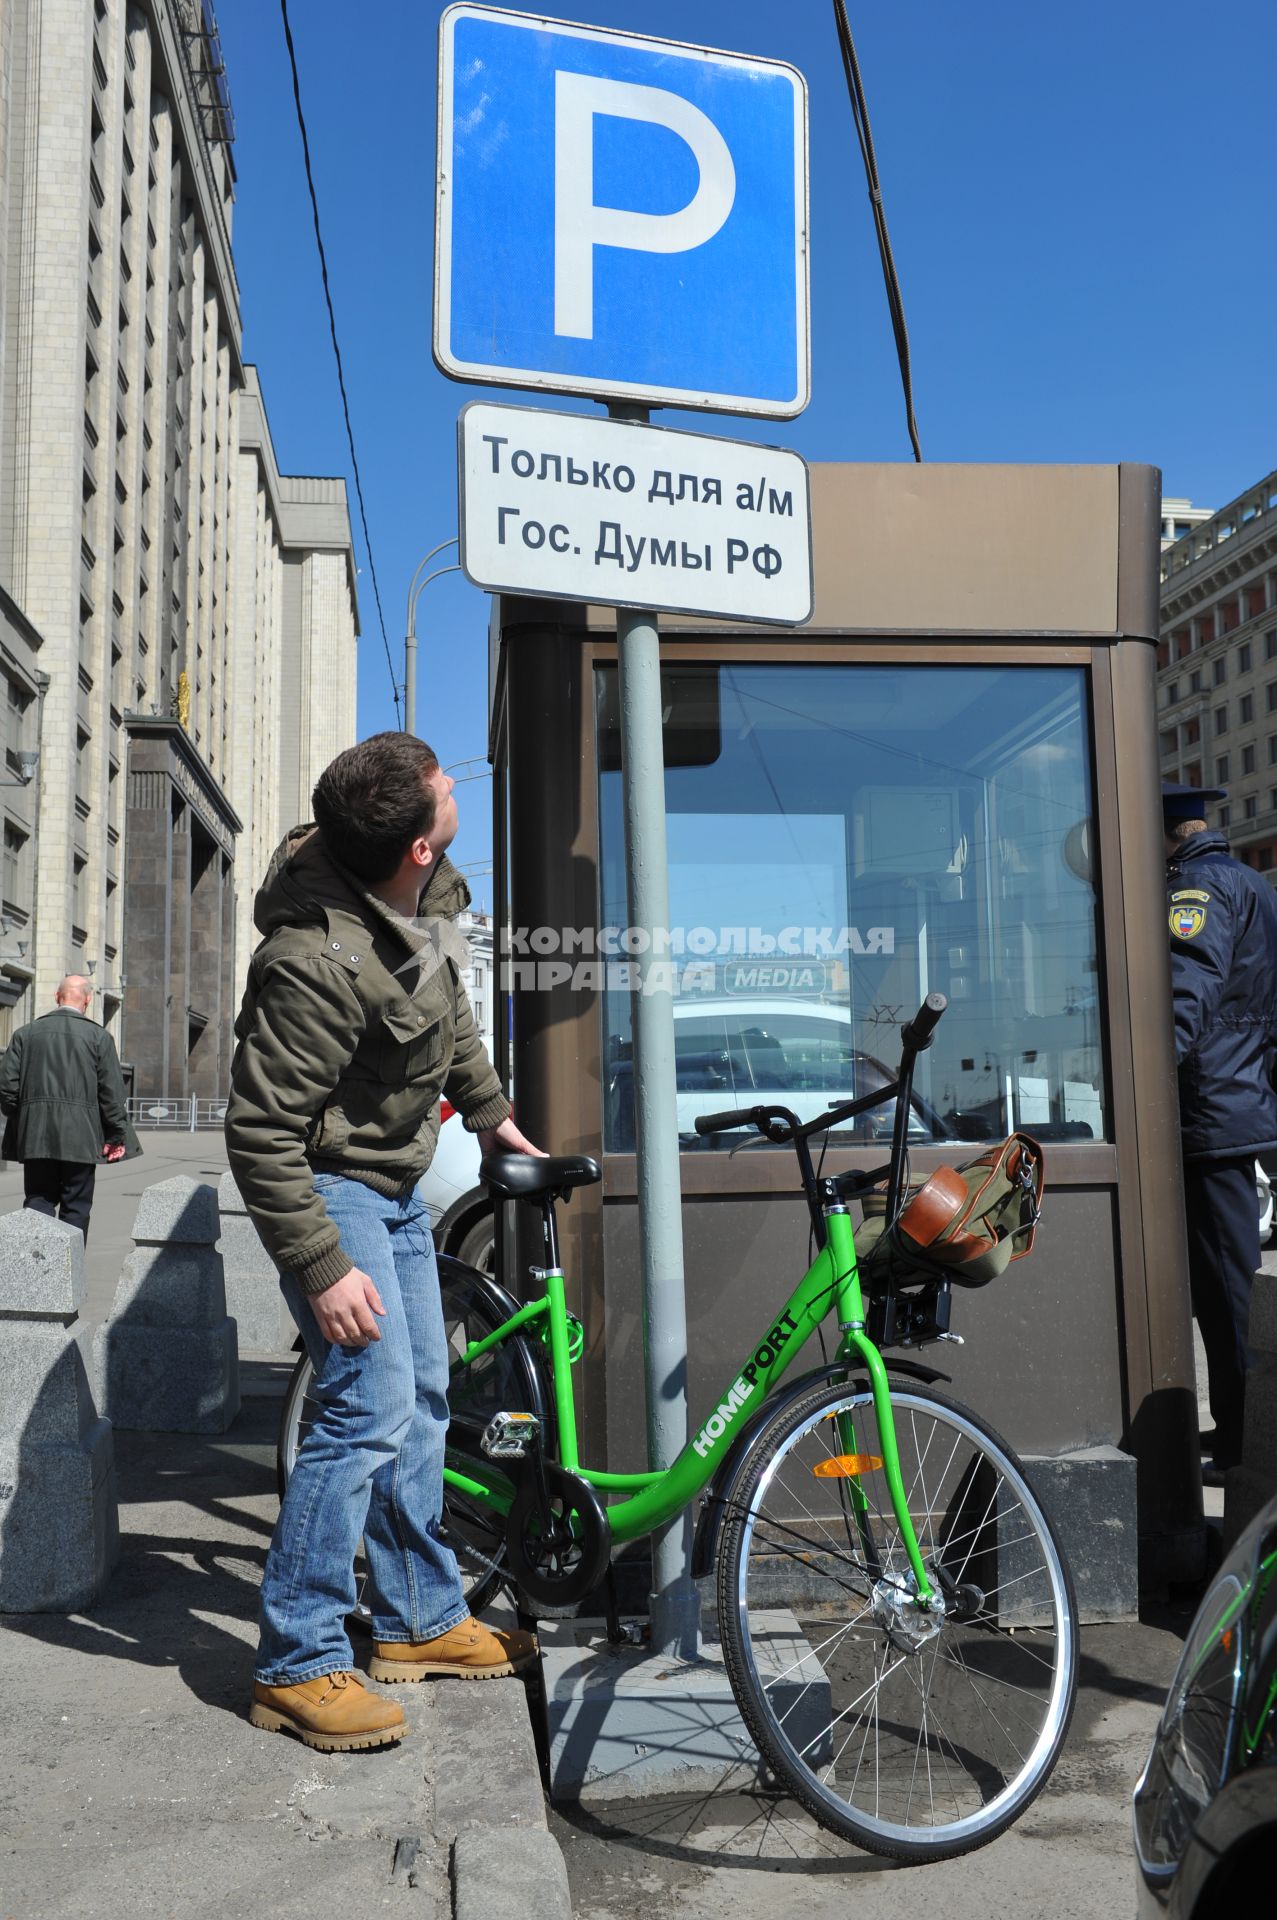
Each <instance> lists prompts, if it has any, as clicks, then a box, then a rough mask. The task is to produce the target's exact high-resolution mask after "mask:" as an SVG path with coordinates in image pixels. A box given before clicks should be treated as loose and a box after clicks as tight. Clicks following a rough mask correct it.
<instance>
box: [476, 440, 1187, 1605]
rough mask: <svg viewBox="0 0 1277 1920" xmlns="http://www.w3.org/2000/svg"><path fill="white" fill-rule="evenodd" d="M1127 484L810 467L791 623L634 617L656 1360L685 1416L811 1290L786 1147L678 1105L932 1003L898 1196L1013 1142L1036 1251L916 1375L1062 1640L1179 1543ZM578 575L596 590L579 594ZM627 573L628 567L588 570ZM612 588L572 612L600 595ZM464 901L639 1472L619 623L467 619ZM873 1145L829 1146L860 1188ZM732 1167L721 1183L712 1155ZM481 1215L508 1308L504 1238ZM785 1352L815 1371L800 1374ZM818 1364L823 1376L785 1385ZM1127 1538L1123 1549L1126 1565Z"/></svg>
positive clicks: (590, 1360)
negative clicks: (643, 718) (943, 1404)
mask: <svg viewBox="0 0 1277 1920" xmlns="http://www.w3.org/2000/svg"><path fill="white" fill-rule="evenodd" d="M1159 479H1160V476H1159V475H1158V474H1157V472H1156V471H1155V470H1154V469H1152V468H1150V467H1146V466H1133V465H1122V466H1115V467H1047V466H1042V467H1007V466H983V467H972V466H939V465H937V466H929V465H924V466H903V465H887V464H881V465H879V464H869V465H827V466H816V467H814V468H813V469H812V514H813V543H814V549H815V554H814V557H815V579H816V606H815V614H814V617H813V620H812V622H811V624H810V625H809V626H807V627H804V628H802V629H777V628H775V627H769V628H762V627H750V626H748V625H745V624H731V623H726V622H717V621H709V620H705V619H702V618H699V617H696V618H693V617H690V616H687V617H675V616H662V618H661V623H660V624H661V630H662V656H663V673H662V691H663V710H664V725H665V736H664V737H665V764H666V777H665V796H666V808H667V815H668V830H669V856H670V911H671V921H672V951H671V955H670V961H671V965H672V966H673V968H674V977H675V982H676V995H677V997H676V1001H675V1037H676V1050H677V1080H678V1087H677V1094H676V1100H677V1106H678V1120H679V1132H680V1137H681V1142H682V1153H681V1159H680V1164H681V1170H682V1194H683V1203H684V1204H683V1221H684V1236H685V1249H686V1271H687V1318H688V1334H689V1347H690V1373H689V1393H690V1420H691V1425H692V1428H693V1429H695V1427H696V1426H697V1425H699V1424H700V1422H701V1421H702V1420H703V1419H704V1417H705V1415H706V1413H707V1412H708V1411H709V1410H710V1408H711V1407H712V1405H713V1401H714V1397H715V1394H716V1391H717V1390H718V1389H719V1388H720V1387H721V1386H722V1384H723V1382H724V1381H725V1380H726V1379H727V1378H728V1376H729V1374H730V1372H731V1370H732V1369H733V1367H734V1366H735V1364H736V1362H737V1361H738V1359H739V1357H740V1356H739V1351H738V1348H739V1342H740V1339H741V1338H742V1337H744V1332H745V1330H747V1329H752V1328H754V1327H756V1326H761V1325H763V1324H765V1322H766V1320H767V1317H768V1313H769V1310H770V1309H771V1308H772V1307H774V1306H776V1305H778V1304H779V1303H780V1302H781V1301H782V1300H783V1298H784V1297H785V1295H786V1294H787V1292H788V1291H789V1288H790V1287H791V1286H792V1284H793V1282H794V1280H795V1279H796V1278H797V1276H798V1274H799V1273H801V1271H802V1270H803V1268H804V1266H805V1265H806V1260H807V1249H808V1221H807V1215H806V1210H805V1206H804V1203H803V1199H802V1196H801V1193H800V1192H799V1191H797V1188H796V1173H795V1167H794V1162H793V1156H792V1154H791V1153H790V1152H788V1151H786V1150H783V1149H776V1148H772V1147H769V1146H766V1145H764V1144H762V1143H761V1142H758V1141H751V1142H750V1143H749V1144H747V1145H743V1146H742V1145H741V1142H742V1141H744V1140H745V1138H746V1136H744V1135H736V1136H730V1135H729V1136H718V1137H717V1138H715V1139H712V1140H702V1139H701V1138H700V1137H699V1136H697V1135H696V1133H695V1132H694V1130H693V1122H694V1119H695V1116H696V1114H697V1113H698V1112H707V1111H710V1110H712V1109H718V1108H723V1107H731V1106H738V1105H740V1106H743V1105H748V1104H752V1103H754V1102H755V1101H758V1100H766V1101H772V1102H777V1103H780V1104H784V1105H788V1106H790V1107H792V1108H794V1109H795V1110H796V1111H797V1112H799V1114H800V1115H801V1116H802V1117H804V1118H807V1117H811V1116H812V1115H814V1114H815V1113H816V1112H817V1111H818V1110H819V1109H821V1108H822V1107H825V1106H827V1105H829V1104H831V1103H832V1102H834V1101H836V1100H839V1099H847V1098H851V1097H853V1096H856V1095H859V1094H861V1093H863V1092H865V1091H867V1090H868V1089H869V1088H870V1087H872V1086H873V1085H875V1084H883V1083H885V1082H886V1081H887V1080H889V1079H890V1078H891V1076H892V1074H893V1071H894V1067H895V1063H896V1060H897V1057H898V1051H899V1030H900V1026H901V1024H902V1023H903V1022H904V1021H905V1020H906V1019H907V1018H908V1017H909V1015H910V1014H911V1013H912V1011H913V1010H914V1009H915V1008H916V1007H917V1005H918V1003H919V1002H920V1001H921V999H922V998H923V997H924V996H925V995H926V994H927V993H928V992H929V991H935V990H937V989H938V990H939V991H941V992H943V993H944V994H945V995H947V997H948V1000H949V1011H948V1013H947V1014H946V1016H945V1018H944V1020H943V1021H942V1022H941V1025H940V1028H939V1031H938V1033H937V1037H936V1041H935V1044H934V1047H933V1049H932V1051H931V1053H930V1054H928V1055H926V1056H924V1057H923V1059H922V1060H921V1061H920V1062H919V1070H918V1075H917V1080H916V1091H917V1094H918V1100H917V1106H916V1111H915V1113H914V1115H913V1117H912V1120H911V1142H912V1144H911V1156H910V1157H911V1167H912V1171H913V1172H914V1173H919V1172H925V1171H926V1170H928V1169H929V1168H931V1167H933V1166H935V1165H938V1164H940V1163H941V1162H943V1161H945V1160H950V1161H954V1160H956V1161H958V1162H959V1163H960V1162H961V1161H962V1160H964V1159H967V1158H971V1157H973V1155H974V1154H975V1153H976V1152H978V1151H979V1150H980V1147H981V1146H982V1145H983V1144H986V1143H987V1142H988V1141H990V1140H993V1139H998V1138H1001V1137H1002V1136H1003V1135H1004V1134H1005V1133H1007V1132H1009V1131H1011V1130H1012V1129H1013V1128H1017V1127H1018V1128H1021V1129H1023V1130H1024V1131H1026V1132H1028V1133H1031V1134H1034V1135H1036V1136H1037V1137H1038V1138H1039V1139H1040V1140H1041V1141H1043V1143H1044V1144H1045V1145H1046V1148H1047V1192H1046V1203H1045V1211H1044V1217H1043V1221H1042V1225H1041V1228H1040V1231H1039V1235H1038V1247H1037V1251H1036V1252H1035V1254H1034V1256H1033V1258H1032V1259H1031V1260H1029V1261H1027V1262H1024V1263H1021V1264H1019V1265H1017V1266H1015V1267H1013V1268H1012V1269H1011V1271H1010V1273H1009V1274H1008V1276H1007V1277H1006V1278H1005V1279H1003V1280H1001V1281H999V1282H996V1283H995V1284H994V1285H992V1286H990V1287H989V1288H987V1289H985V1290H981V1291H963V1290H961V1289H955V1297H954V1313H953V1326H954V1329H955V1331H957V1332H958V1333H960V1334H961V1335H962V1336H963V1339H964V1341H965V1344H964V1345H963V1346H961V1347H959V1346H956V1345H948V1344H946V1345H943V1346H937V1347H932V1348H930V1349H928V1350H927V1351H926V1353H925V1355H924V1358H926V1359H927V1361H928V1362H930V1363H931V1364H934V1365H935V1366H937V1367H939V1368H942V1369H943V1370H944V1371H945V1372H946V1373H948V1374H950V1375H951V1376H952V1388H951V1391H952V1392H953V1393H955V1394H956V1395H957V1396H958V1397H959V1398H960V1399H963V1400H966V1401H967V1402H968V1403H969V1404H971V1405H972V1406H974V1407H975V1408H976V1409H978V1410H979V1411H980V1412H981V1413H983V1414H984V1415H985V1416H986V1417H987V1418H988V1419H989V1420H990V1421H991V1422H992V1423H993V1425H994V1426H995V1427H997V1428H999V1429H1000V1430H1001V1432H1002V1433H1003V1434H1004V1435H1005V1437H1006V1438H1007V1439H1008V1440H1010V1442H1011V1443H1012V1445H1013V1446H1014V1447H1015V1448H1016V1449H1017V1450H1018V1451H1019V1452H1020V1453H1021V1454H1022V1455H1023V1456H1025V1457H1026V1459H1027V1460H1028V1461H1029V1463H1030V1469H1031V1471H1032V1472H1033V1474H1034V1476H1035V1478H1036V1479H1037V1481H1038V1484H1039V1486H1040V1488H1041V1490H1042V1492H1043V1494H1044V1497H1045V1498H1047V1500H1048V1501H1049V1503H1050V1504H1051V1505H1052V1507H1053V1509H1054V1511H1055V1513H1056V1515H1057V1517H1058V1518H1059V1520H1060V1522H1061V1526H1062V1529H1063V1532H1064V1537H1065V1541H1066V1544H1067V1545H1068V1546H1069V1547H1070V1550H1071V1558H1072V1560H1073V1564H1074V1569H1075V1574H1076V1576H1077V1578H1078V1586H1079V1600H1080V1602H1081V1605H1082V1609H1083V1617H1084V1618H1085V1617H1088V1616H1089V1617H1092V1618H1103V1617H1113V1616H1114V1615H1117V1614H1120V1613H1122V1612H1124V1611H1129V1610H1130V1609H1131V1608H1133V1606H1134V1601H1135V1594H1136V1571H1137V1558H1138V1567H1139V1574H1140V1578H1141V1580H1142V1582H1143V1584H1144V1585H1145V1587H1146V1588H1147V1587H1150V1586H1156V1585H1158V1584H1161V1583H1164V1582H1165V1581H1166V1580H1168V1579H1174V1578H1186V1577H1193V1576H1194V1575H1195V1574H1196V1573H1197V1571H1198V1570H1199V1567H1200V1560H1201V1555H1202V1551H1203V1539H1204V1536H1203V1531H1202V1520H1201V1493H1200V1482H1199V1477H1198V1468H1197V1445H1196V1430H1197V1412H1196V1400H1195V1395H1194V1391H1193V1373H1192V1349H1191V1330H1190V1322H1189V1319H1188V1307H1187V1280H1186V1266H1185V1252H1184V1244H1183V1227H1182V1193H1181V1175H1180V1165H1179V1155H1178V1123H1177V1109H1176V1088H1175V1075H1174V1064H1173V1054H1172V1046H1171V1019H1170V990H1169V972H1168V964H1167V936H1166V927H1165V907H1164V901H1165V893H1164V884H1163V872H1164V855H1163V848H1162V829H1161V814H1160V805H1159V797H1158V773H1157V747H1156V732H1155V724H1154V700H1153V687H1154V653H1155V639H1156V633H1157V571H1156V564H1157V555H1158V540H1159V529H1160V488H1159ZM608 571H609V572H610V571H611V569H609V570H608ZM622 580H623V576H622ZM623 592H624V588H623V584H620V583H619V582H618V581H616V580H613V579H609V580H608V581H607V583H606V586H604V587H601V592H600V598H603V597H604V596H605V595H606V594H611V595H615V596H617V597H620V596H622V595H623ZM490 664H491V751H492V758H493V762H494V767H495V773H496V777H495V781H494V792H495V803H494V804H495V820H496V905H497V912H498V916H499V926H498V943H499V944H498V952H499V953H500V954H501V955H502V959H503V964H502V967H501V990H502V996H503V1002H504V1011H503V1012H502V1013H499V1015H498V1019H497V1023H496V1027H497V1033H498V1036H499V1046H500V1047H502V1048H504V1049H505V1050H506V1052H507V1057H506V1059H505V1060H504V1061H503V1063H502V1064H503V1066H504V1067H505V1068H506V1069H507V1070H508V1071H509V1072H510V1075H511V1080H512V1084H513V1087H514V1093H515V1100H516V1104H517V1110H518V1114H519V1121H520V1125H521V1126H522V1127H523V1129H524V1130H525V1131H526V1132H527V1133H528V1135H529V1136H530V1137H531V1138H532V1139H533V1140H535V1141H537V1142H538V1144H540V1145H543V1146H544V1147H546V1148H547V1149H548V1150H550V1151H552V1152H557V1153H567V1152H578V1151H579V1152H586V1153H590V1154H594V1155H597V1156H599V1157H600V1158H601V1160H602V1164H603V1169H604V1177H603V1182H602V1185H601V1187H593V1188H588V1189H585V1190H583V1191H581V1192H578V1193H576V1194H574V1195H573V1196H572V1199H571V1202H570V1204H569V1205H567V1206H565V1207H563V1208H562V1209H561V1227H562V1233H563V1255H564V1269H565V1272H566V1274H567V1276H568V1285H569V1304H570V1305H571V1306H572V1307H573V1310H574V1311H575V1312H576V1313H578V1314H579V1316H580V1317H581V1319H582V1321H583V1323H584V1327H585V1340H586V1356H587V1366H586V1369H585V1373H584V1387H583V1390H582V1391H581V1393H580V1399H579V1406H578V1419H579V1420H580V1423H581V1430H582V1441H583V1451H584V1456H585V1457H586V1458H587V1459H589V1460H591V1461H592V1462H593V1463H596V1464H598V1465H604V1466H607V1467H608V1468H610V1469H612V1470H614V1471H626V1470H638V1469H641V1468H642V1467H644V1466H646V1464H647V1462H646V1459H645V1457H644V1455H645V1424H644V1405H643V1354H642V1326H641V1301H640V1280H639V1262H638V1234H637V1221H636V1214H635V1209H636V1198H635V1195H636V1167H635V1160H634V1152H633V1146H634V1125H633V1111H632V1091H633V1089H632V1073H633V1066H632V1048H631V1026H630V1000H629V993H628V990H627V986H626V979H625V973H624V963H625V959H626V945H627V935H626V928H627V913H626V902H625V879H624V861H623V838H622V812H621V776H620V770H619V735H618V725H619V721H618V707H617V684H616V637H615V616H614V614H613V613H611V612H610V611H608V610H606V609H604V608H602V607H585V606H581V605H567V604H560V603H553V602H549V601H544V600H542V601H531V600H517V599H510V598H503V599H498V600H496V601H495V602H494V611H493V622H492V631H491V663H490ZM890 1121H891V1114H890V1111H889V1110H888V1109H886V1108H884V1109H882V1110H881V1112H880V1116H879V1117H878V1118H877V1119H876V1120H875V1119H874V1118H866V1119H862V1120H860V1121H858V1122H857V1123H856V1126H855V1129H854V1130H852V1131H846V1132H843V1133H841V1134H839V1135H836V1136H834V1137H833V1138H832V1140H831V1142H830V1146H829V1150H828V1157H827V1160H826V1168H827V1170H829V1171H837V1170H840V1169H842V1168H844V1167H847V1166H851V1165H862V1166H873V1165H877V1164H879V1163H880V1162H881V1161H882V1160H883V1159H884V1158H885V1142H886V1137H887V1135H888V1133H889V1129H890ZM734 1148H735V1149H737V1150H735V1151H733V1149H734ZM520 1212H522V1213H524V1214H525V1215H526V1214H527V1210H526V1209H511V1208H507V1214H508V1215H512V1216H514V1217H511V1218H508V1219H507V1221H506V1223H505V1234H504V1239H503V1262H504V1268H505V1274H506V1278H507V1283H508V1284H510V1285H511V1287H512V1289H513V1290H514V1291H515V1292H516V1293H519V1292H522V1291H523V1289H524V1282H523V1280H522V1278H521V1276H522V1275H524V1274H525V1273H526V1268H527V1265H528V1264H529V1263H530V1262H532V1261H534V1260H535V1259H536V1257H537V1252H538V1246H539V1242H538V1241H537V1240H536V1239H535V1238H534V1236H533V1234H532V1233H531V1231H530V1229H531V1228H532V1227H533V1226H534V1221H533V1220H532V1219H531V1218H530V1217H528V1218H525V1219H524V1220H522V1221H520V1220H519V1219H518V1217H517V1215H518V1214H519V1213H520ZM813 1353H814V1348H813ZM816 1357H818V1356H816ZM1137 1536H1138V1552H1137Z"/></svg>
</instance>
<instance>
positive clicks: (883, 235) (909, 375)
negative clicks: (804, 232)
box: [834, 0, 922, 461]
mask: <svg viewBox="0 0 1277 1920" xmlns="http://www.w3.org/2000/svg"><path fill="white" fill-rule="evenodd" d="M834 18H835V20H836V22H837V26H838V45H839V47H840V49H841V51H842V64H843V71H844V72H845V73H846V76H847V92H848V93H849V95H850V96H851V117H852V119H853V121H854V122H855V127H856V138H857V139H858V140H859V142H860V157H861V159H862V160H863V161H864V166H865V179H866V181H867V182H868V186H869V204H870V205H871V206H872V208H873V219H874V231H875V232H876V233H877V236H878V253H879V257H880V258H881V260H882V274H883V279H884V280H885V282H886V286H887V306H888V308H889V310H890V313H891V330H892V332H893V333H894V335H895V339H896V358H897V359H898V360H899V362H900V379H901V382H902V384H903V386H904V394H905V420H906V422H907V424H908V428H909V441H910V445H911V446H912V447H913V457H914V459H915V460H918V461H921V459H922V448H921V446H920V445H919V443H918V423H917V421H916V420H915V419H914V414H913V371H912V367H911V365H910V359H909V330H908V328H907V327H906V325H905V309H904V300H903V298H902V296H901V292H900V277H899V275H898V274H897V272H896V262H895V256H894V255H893V254H892V251H891V239H890V236H889V235H888V233H887V214H886V209H885V208H884V206H883V203H882V182H881V180H880V179H879V178H878V156H877V154H876V153H875V152H874V140H873V130H872V128H871V127H870V125H869V108H868V106H867V104H866V101H865V88H864V82H863V81H862V80H861V77H860V62H859V60H858V59H857V58H856V43H855V41H854V40H853V39H852V37H851V22H850V21H849V20H848V18H847V7H846V0H834Z"/></svg>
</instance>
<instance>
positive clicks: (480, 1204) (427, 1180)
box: [419, 1100, 494, 1273]
mask: <svg viewBox="0 0 1277 1920" xmlns="http://www.w3.org/2000/svg"><path fill="white" fill-rule="evenodd" d="M439 1112H440V1121H439V1139H438V1143H437V1144H436V1146H435V1155H434V1159H433V1160H432V1161H431V1162H430V1165H429V1167H427V1169H426V1171H425V1173H424V1175H423V1176H422V1179H421V1183H420V1189H419V1190H420V1192H421V1194H422V1197H423V1199H424V1200H425V1203H426V1206H427V1207H428V1208H429V1210H430V1226H431V1230H432V1231H433V1233H434V1237H435V1246H436V1247H437V1248H438V1250H439V1252H440V1253H451V1254H455V1255H456V1257H457V1259H458V1260H464V1261H466V1262H467V1263H468V1264H469V1265H470V1266H472V1267H478V1268H479V1269H480V1271H481V1272H483V1273H491V1272H492V1268H493V1243H494V1228H493V1219H492V1202H491V1200H490V1199H489V1197H488V1194H487V1192H486V1190H485V1189H484V1188H483V1187H481V1186H480V1185H479V1162H480V1160H481V1159H482V1158H483V1156H482V1154H481V1153H480V1151H479V1140H478V1136H477V1135H476V1134H473V1133H467V1132H466V1130H465V1127H464V1126H463V1125H462V1122H461V1115H460V1114H459V1113H458V1112H457V1110H456V1108H455V1107H453V1106H450V1105H449V1103H448V1102H447V1101H446V1100H442V1101H440V1103H439Z"/></svg>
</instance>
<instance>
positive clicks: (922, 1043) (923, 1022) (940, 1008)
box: [900, 993, 949, 1053]
mask: <svg viewBox="0 0 1277 1920" xmlns="http://www.w3.org/2000/svg"><path fill="white" fill-rule="evenodd" d="M948 1004H949V1002H948V1001H947V1000H946V999H945V997H944V995H943V994H942V993H929V994H928V995H927V997H926V999H925V1000H924V1001H923V1003H922V1005H921V1006H920V1007H919V1008H918V1011H917V1013H915V1014H914V1016H913V1019H912V1020H911V1021H910V1022H909V1024H908V1025H907V1026H906V1028H905V1029H904V1032H903V1033H902V1034H901V1036H900V1040H901V1044H902V1045H903V1046H905V1047H908V1048H909V1049H910V1050H911V1051H912V1052H913V1053H921V1052H922V1050H923V1048H924V1047H929V1046H930V1045H931V1036H932V1034H933V1033H934V1032H935V1030H936V1028H937V1027H938V1026H939V1024H940V1018H941V1015H942V1014H943V1013H944V1010H945V1008H946V1007H947V1006H948Z"/></svg>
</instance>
